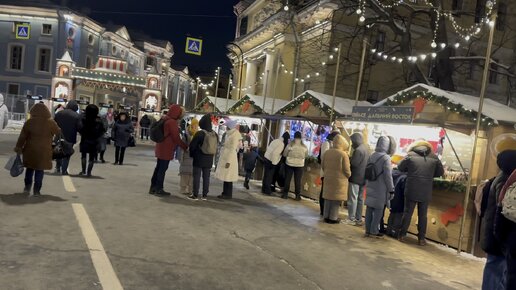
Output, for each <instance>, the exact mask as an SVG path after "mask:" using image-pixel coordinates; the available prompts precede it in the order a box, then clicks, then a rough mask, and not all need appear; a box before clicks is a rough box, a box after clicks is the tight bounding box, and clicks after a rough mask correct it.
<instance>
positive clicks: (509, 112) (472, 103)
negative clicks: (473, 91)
mask: <svg viewBox="0 0 516 290" xmlns="http://www.w3.org/2000/svg"><path fill="white" fill-rule="evenodd" d="M411 91H425V92H429V93H432V94H434V95H437V96H442V97H445V98H447V99H448V101H449V102H452V103H454V104H460V105H462V106H463V107H464V108H465V109H467V110H471V111H474V112H477V110H478V104H479V101H480V98H479V97H475V96H471V95H465V94H460V93H456V92H449V91H445V90H442V89H439V88H436V87H432V86H429V85H426V84H416V85H413V86H411V87H409V88H407V89H405V90H402V91H400V92H398V93H396V94H394V95H392V96H390V97H388V98H387V99H385V100H382V101H380V102H378V103H376V104H375V106H383V105H385V103H386V102H387V100H393V99H394V98H395V97H396V96H397V95H398V94H399V93H404V92H411ZM482 114H483V115H485V116H486V117H489V118H491V119H493V120H495V121H496V122H498V121H501V122H507V123H513V124H514V123H516V110H515V109H513V108H511V107H509V106H506V105H504V104H500V103H498V102H497V101H494V100H492V99H489V98H485V100H484V107H483V109H482Z"/></svg>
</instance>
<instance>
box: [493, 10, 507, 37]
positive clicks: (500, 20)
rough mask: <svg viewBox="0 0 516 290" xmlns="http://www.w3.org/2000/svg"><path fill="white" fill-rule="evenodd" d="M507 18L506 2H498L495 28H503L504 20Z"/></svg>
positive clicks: (502, 29) (500, 29) (501, 29)
mask: <svg viewBox="0 0 516 290" xmlns="http://www.w3.org/2000/svg"><path fill="white" fill-rule="evenodd" d="M506 18H507V4H505V3H500V4H498V16H497V18H496V30H499V31H504V30H505V20H506Z"/></svg>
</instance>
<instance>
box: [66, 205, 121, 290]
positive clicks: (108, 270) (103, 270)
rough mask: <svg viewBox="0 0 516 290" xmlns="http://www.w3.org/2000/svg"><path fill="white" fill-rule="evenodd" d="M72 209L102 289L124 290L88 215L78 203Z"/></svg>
mask: <svg viewBox="0 0 516 290" xmlns="http://www.w3.org/2000/svg"><path fill="white" fill-rule="evenodd" d="M72 208H73V212H74V213H75V217H76V218H77V222H78V223H79V227H80V228H81V231H82V235H83V236H84V240H85V241H86V245H87V246H88V249H89V251H90V255H91V260H92V261H93V266H94V267H95V271H96V272H97V276H98V277H99V280H100V283H101V284H102V289H104V290H123V289H124V288H123V287H122V284H121V283H120V280H119V279H118V277H117V275H116V273H115V270H114V269H113V265H111V262H110V261H109V258H108V256H107V254H106V252H105V251H104V247H103V246H102V243H101V242H100V239H99V237H98V236H97V232H95V228H94V227H93V224H92V223H91V220H90V218H89V216H88V213H86V209H85V208H84V206H83V205H82V204H80V203H73V204H72Z"/></svg>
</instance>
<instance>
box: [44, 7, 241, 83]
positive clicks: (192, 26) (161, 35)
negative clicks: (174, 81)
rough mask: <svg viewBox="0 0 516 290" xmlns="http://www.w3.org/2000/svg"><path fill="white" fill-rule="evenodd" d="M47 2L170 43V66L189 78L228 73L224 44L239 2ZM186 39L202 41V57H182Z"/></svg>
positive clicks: (229, 36) (230, 34) (231, 36)
mask: <svg viewBox="0 0 516 290" xmlns="http://www.w3.org/2000/svg"><path fill="white" fill-rule="evenodd" d="M51 1H53V2H54V3H56V4H65V6H67V7H70V8H72V9H74V10H77V11H79V12H81V13H85V14H87V15H89V16H90V17H91V18H92V19H94V20H96V21H97V22H100V23H102V24H106V23H112V24H115V25H125V26H126V27H127V28H128V29H129V30H136V31H140V32H143V33H145V34H147V35H149V36H151V37H152V38H157V39H163V40H168V41H170V42H171V43H172V45H173V46H174V51H175V55H174V56H173V58H172V64H173V65H174V64H176V65H188V67H189V68H190V72H191V73H193V74H197V73H203V72H213V71H214V70H215V68H216V67H217V66H221V67H222V68H223V69H224V70H225V73H228V72H229V67H230V63H229V61H228V59H227V57H226V53H227V50H226V44H227V43H228V42H229V41H232V40H233V39H234V37H235V27H236V24H235V23H236V16H235V14H234V13H233V6H234V5H235V4H236V3H238V1H239V0H168V1H167V0H145V1H128V0H71V1H62V0H51ZM124 12H128V13H124ZM133 13H134V14H133ZM156 14H176V15H174V16H172V15H156ZM191 15H213V16H217V17H201V16H191ZM187 36H192V37H200V38H202V39H203V40H204V42H203V55H202V56H194V55H187V54H185V53H184V49H185V41H186V37H187Z"/></svg>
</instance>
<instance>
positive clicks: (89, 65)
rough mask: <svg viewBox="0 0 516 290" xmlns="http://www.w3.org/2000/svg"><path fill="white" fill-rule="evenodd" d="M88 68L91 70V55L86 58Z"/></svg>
mask: <svg viewBox="0 0 516 290" xmlns="http://www.w3.org/2000/svg"><path fill="white" fill-rule="evenodd" d="M86 68H87V69H91V68H92V67H91V57H90V56H89V55H87V56H86Z"/></svg>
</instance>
